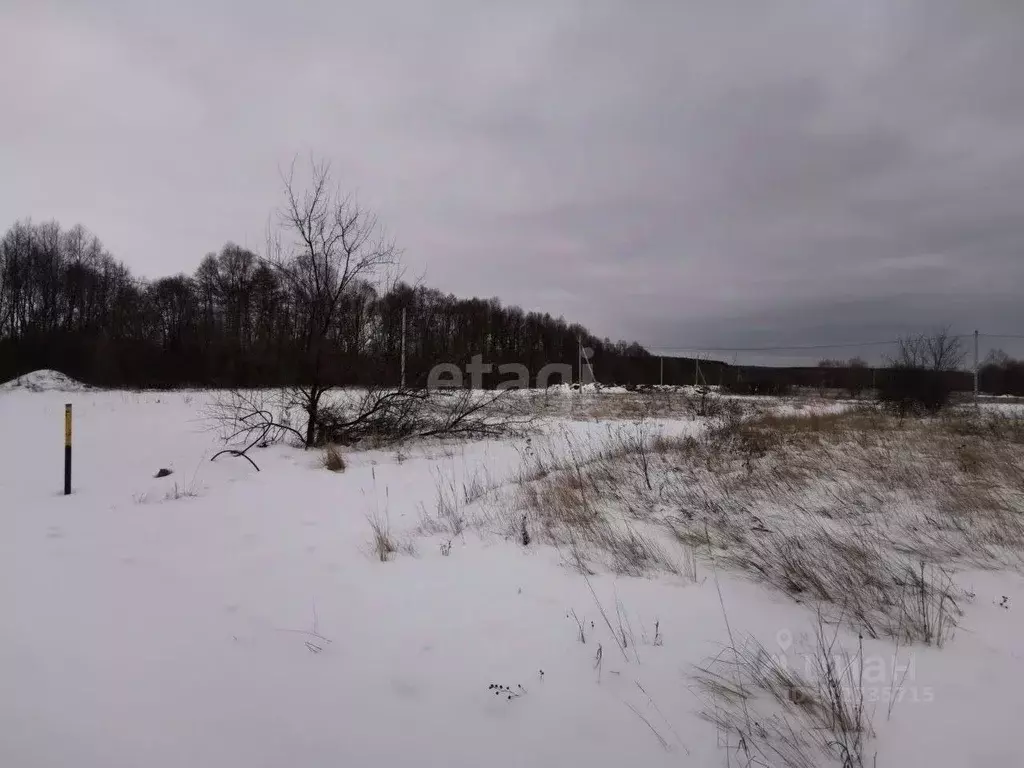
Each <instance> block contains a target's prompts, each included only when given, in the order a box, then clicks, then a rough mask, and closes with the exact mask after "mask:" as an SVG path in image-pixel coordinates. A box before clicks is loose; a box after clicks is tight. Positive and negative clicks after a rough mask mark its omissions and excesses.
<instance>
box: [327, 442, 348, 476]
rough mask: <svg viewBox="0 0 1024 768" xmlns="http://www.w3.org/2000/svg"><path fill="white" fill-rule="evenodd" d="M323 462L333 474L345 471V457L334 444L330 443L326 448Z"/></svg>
mask: <svg viewBox="0 0 1024 768" xmlns="http://www.w3.org/2000/svg"><path fill="white" fill-rule="evenodd" d="M322 461H323V466H324V468H325V469H329V470H330V471H331V472H344V471H345V466H346V464H345V455H344V454H343V453H342V452H341V449H340V448H339V447H338V446H336V445H335V444H334V443H330V444H328V445H327V447H326V448H324V455H323V459H322Z"/></svg>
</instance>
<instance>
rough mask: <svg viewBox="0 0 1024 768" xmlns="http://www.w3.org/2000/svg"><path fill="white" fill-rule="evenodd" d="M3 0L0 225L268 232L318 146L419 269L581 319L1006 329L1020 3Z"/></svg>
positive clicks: (633, 325)
mask: <svg viewBox="0 0 1024 768" xmlns="http://www.w3.org/2000/svg"><path fill="white" fill-rule="evenodd" d="M0 9H2V10H0V96H2V99H0V105H2V106H0V226H2V227H4V228H6V226H9V224H11V223H13V222H14V221H15V220H16V219H19V218H23V217H32V218H33V219H34V220H37V221H39V220H45V219H50V218H55V219H57V220H58V221H60V222H61V223H62V224H64V225H67V226H70V225H71V224H74V223H76V222H80V223H82V224H84V225H85V226H86V227H88V228H89V229H90V230H91V231H93V232H95V233H96V234H97V235H99V236H100V238H101V239H102V240H103V241H104V243H105V244H106V246H107V247H108V248H109V249H110V251H111V252H112V253H113V254H114V255H115V256H117V257H118V258H120V259H122V260H124V261H125V262H127V263H128V264H129V265H130V266H131V267H132V269H133V270H134V271H135V272H136V273H137V274H140V275H143V276H147V277H158V276H162V275H165V274H171V273H175V272H179V271H186V272H191V271H193V270H194V269H195V267H196V266H197V264H198V263H199V260H200V259H201V257H202V256H203V254H205V253H207V252H209V251H213V250H218V249H219V248H220V247H221V246H222V245H223V244H224V243H225V242H226V241H228V240H232V241H235V242H239V243H241V244H244V245H248V246H249V247H250V248H253V249H254V250H257V251H259V250H261V249H262V247H263V242H264V232H265V228H266V225H267V221H268V216H269V215H270V213H271V212H272V211H273V210H274V208H275V206H277V205H278V204H279V202H280V200H281V195H280V177H279V175H278V171H279V168H280V167H282V166H286V165H287V164H288V163H289V162H290V160H291V159H292V158H293V156H295V155H296V154H299V155H300V156H303V157H305V156H308V155H309V153H315V154H316V155H317V156H319V157H323V158H327V159H329V160H330V161H331V162H332V164H333V169H334V171H335V175H336V176H337V178H338V180H339V181H340V182H342V184H343V185H344V186H345V187H346V188H348V189H351V190H353V191H355V192H357V193H358V195H359V199H360V201H361V202H362V203H363V204H365V205H367V206H369V207H372V208H373V209H374V210H375V211H376V212H377V213H378V214H379V216H380V218H381V220H382V221H383V222H385V223H386V224H387V226H388V229H389V230H390V232H391V233H392V234H393V235H394V237H395V238H396V240H397V242H398V243H399V245H400V246H401V247H402V248H404V250H405V262H406V264H407V266H408V268H409V273H410V274H413V275H417V276H418V275H420V274H424V273H425V282H426V283H427V284H428V285H431V286H434V287H437V288H440V289H442V290H445V291H451V292H454V293H456V294H459V295H466V296H468V295H479V296H498V297H500V298H501V299H502V300H503V301H504V302H506V303H515V304H520V305H522V306H524V307H526V308H529V309H540V310H543V311H548V312H551V313H552V314H554V315H559V314H561V315H564V316H565V317H566V318H567V319H570V320H578V321H580V322H583V323H584V324H586V325H587V326H589V327H590V328H591V330H593V331H594V332H596V333H598V334H599V335H608V336H611V337H613V338H627V339H636V340H639V341H640V342H641V343H643V344H645V345H647V346H649V347H651V348H656V347H692V346H727V347H760V346H775V345H810V344H819V343H820V344H830V343H839V342H860V341H873V340H876V339H877V340H882V339H889V338H894V337H895V336H898V335H900V334H901V333H905V332H908V331H914V330H920V329H924V328H929V327H932V326H935V325H939V324H951V325H952V326H953V327H954V329H955V330H957V331H963V332H970V331H972V330H973V329H974V328H975V327H978V328H980V329H981V330H982V331H987V332H990V333H1019V334H1024V301H1022V298H1024V296H1022V294H1024V77H1022V75H1021V72H1024V3H1019V2H1015V1H1013V0H1004V1H1002V2H985V1H984V0H965V1H964V2H956V3H954V2H946V1H945V0H920V1H919V2H912V1H909V0H904V1H901V2H892V1H891V0H857V2H849V0H835V1H834V2H828V1H826V0H814V2H806V1H804V0H800V1H799V2H797V1H794V2H784V1H783V0H776V1H774V2H765V1H763V0H747V1H746V2H726V1H725V0H713V1H708V0H694V2H683V1H682V0H665V1H664V2H662V1H660V0H642V1H641V0H632V1H623V2H613V1H612V0H566V1H562V0H430V1H429V2H427V1H426V0H423V1H418V2H414V1H413V0H404V1H403V2H391V1H389V0H364V1H361V2H352V1H349V0H324V1H323V2H302V3H299V2H283V1H282V2H273V3H268V2H241V1H238V2H215V1H211V0H204V1H203V2H199V1H198V0H179V1H178V2H159V3H156V2H140V1H139V0H123V1H117V0H107V1H104V0H95V1H94V2H89V3H79V2H66V3H61V2H45V1H42V0H35V1H33V2H28V1H25V2H21V1H20V0H0ZM999 344H1000V345H1002V346H1004V347H1005V348H1007V349H1010V350H1014V351H1016V350H1018V349H1020V346H1021V345H1020V344H1019V343H1017V344H1016V346H1015V343H1014V342H1013V341H1012V340H1005V341H1002V342H999ZM858 352H859V353H861V354H864V355H865V356H871V355H872V354H874V353H875V352H877V350H876V349H874V348H864V349H860V348H850V349H835V350H825V351H823V352H820V353H819V352H818V351H816V350H815V351H806V352H800V353H799V354H796V353H792V352H790V353H785V354H784V355H780V356H775V355H770V356H768V357H772V358H774V357H778V359H782V358H786V359H792V358H794V357H807V358H812V357H813V358H814V359H817V358H818V357H822V356H831V357H835V356H850V355H852V354H857V353H858ZM718 356H723V357H727V358H729V359H731V357H732V353H728V354H726V353H720V354H719V355H718ZM740 357H741V358H744V357H749V356H748V355H745V354H741V355H740ZM758 357H765V356H763V355H761V356H758Z"/></svg>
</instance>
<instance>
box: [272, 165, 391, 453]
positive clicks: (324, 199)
mask: <svg viewBox="0 0 1024 768" xmlns="http://www.w3.org/2000/svg"><path fill="white" fill-rule="evenodd" d="M310 176H311V177H310V182H309V185H308V186H307V187H306V188H305V190H302V191H300V190H299V189H298V188H297V185H296V183H295V164H294V162H293V163H292V168H291V170H290V171H289V173H288V175H287V176H284V177H283V182H284V192H285V204H284V207H283V208H282V209H281V211H280V212H279V217H278V218H279V228H278V230H277V231H276V232H274V233H272V235H271V237H270V238H269V249H268V250H269V254H268V260H269V261H270V263H271V264H272V265H273V267H274V269H275V270H276V271H277V272H278V274H279V275H280V276H281V278H282V280H283V282H284V284H285V285H286V287H287V289H288V291H289V292H290V294H291V297H292V301H293V304H294V307H295V310H296V312H297V315H298V316H297V324H298V326H299V331H300V333H301V338H300V347H299V348H300V356H301V358H302V359H301V360H299V361H298V371H299V380H298V383H297V384H296V385H295V386H294V387H292V394H293V395H294V399H295V401H296V404H297V405H300V406H301V407H302V409H303V411H304V412H305V414H306V429H305V444H306V447H307V448H308V447H309V446H311V445H313V443H314V441H315V439H316V432H317V422H318V415H319V411H320V403H321V399H322V397H323V395H324V393H325V392H327V391H329V390H330V389H331V388H332V386H333V384H334V382H335V381H336V377H334V376H333V375H332V370H331V345H330V339H331V331H332V329H333V328H334V326H335V325H336V324H337V322H338V320H339V314H340V310H341V308H342V306H343V301H342V300H343V298H344V297H345V296H346V294H347V292H348V291H349V290H350V289H352V288H353V287H354V286H355V284H356V282H357V281H361V280H368V279H371V278H372V277H373V276H374V275H375V274H378V273H380V272H381V271H382V270H385V269H387V268H389V267H391V266H394V265H396V264H397V263H398V261H399V259H400V253H399V251H398V250H397V249H396V247H395V245H394V242H392V241H391V240H389V239H387V237H386V236H385V235H384V233H383V231H382V229H381V227H380V225H379V224H378V222H377V217H376V216H374V215H373V214H371V213H369V212H367V211H366V210H364V209H363V208H361V207H360V206H359V204H358V203H357V202H356V201H355V200H354V198H352V197H351V196H349V195H344V194H342V193H341V192H340V191H339V190H338V189H337V188H336V187H335V186H334V185H333V179H332V176H331V168H330V165H329V164H328V163H327V162H317V161H316V160H311V161H310Z"/></svg>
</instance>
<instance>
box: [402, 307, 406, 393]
mask: <svg viewBox="0 0 1024 768" xmlns="http://www.w3.org/2000/svg"><path fill="white" fill-rule="evenodd" d="M402 389H405V307H402Z"/></svg>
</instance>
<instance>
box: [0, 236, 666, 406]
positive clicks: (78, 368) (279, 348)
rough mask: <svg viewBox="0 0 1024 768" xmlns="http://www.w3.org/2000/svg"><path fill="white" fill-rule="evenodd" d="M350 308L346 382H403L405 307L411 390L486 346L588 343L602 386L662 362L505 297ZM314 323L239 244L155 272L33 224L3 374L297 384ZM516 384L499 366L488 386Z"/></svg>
mask: <svg viewBox="0 0 1024 768" xmlns="http://www.w3.org/2000/svg"><path fill="white" fill-rule="evenodd" d="M341 302H342V303H341V306H340V307H339V309H340V311H339V312H338V313H337V319H336V321H335V322H333V323H332V325H331V328H330V329H329V331H328V334H327V335H328V338H327V344H328V345H329V350H328V356H329V357H330V359H331V361H332V364H331V366H330V376H331V378H332V382H331V383H333V384H337V385H365V384H370V383H375V384H384V385H397V384H398V383H399V381H400V375H401V371H400V369H401V343H402V311H403V309H404V310H405V312H406V379H407V381H408V383H409V384H410V385H414V384H422V383H424V382H425V381H426V376H427V372H428V371H429V369H430V368H431V366H433V365H435V364H437V363H441V362H450V363H455V364H457V365H460V366H462V365H464V364H466V363H468V362H469V361H470V358H471V357H472V356H473V355H476V354H480V355H482V356H483V360H484V362H488V363H493V364H494V365H495V366H497V365H500V364H502V363H513V362H514V363H523V364H525V365H526V366H527V367H528V369H529V370H530V371H531V373H532V374H534V375H535V374H536V372H537V371H539V370H540V369H541V368H542V367H543V366H544V365H546V364H548V363H567V364H569V365H572V366H573V369H574V370H576V369H577V366H578V360H579V357H578V355H579V345H580V343H582V345H583V346H584V347H589V348H590V349H591V350H592V355H591V363H592V365H593V367H594V370H595V372H596V373H597V377H598V379H599V380H601V381H622V382H627V381H640V380H644V379H646V378H649V376H650V374H651V372H652V371H655V370H656V369H657V359H656V358H652V357H651V356H650V355H649V354H648V353H647V351H646V350H644V349H643V348H642V347H641V346H640V345H639V344H636V343H625V342H611V341H609V340H608V339H603V340H602V339H598V338H596V337H595V336H594V335H593V334H591V333H590V332H589V331H588V330H587V329H586V328H583V327H582V326H580V325H576V324H573V323H568V322H566V321H565V320H564V319H562V318H561V317H557V318H556V317H552V316H551V315H549V314H542V313H539V312H525V311H523V310H522V309H520V308H518V307H507V306H502V304H501V302H499V301H498V300H497V299H478V298H473V299H459V298H456V297H455V296H452V295H448V294H444V293H441V292H440V291H437V290H433V289H431V288H426V287H421V286H410V285H406V284H402V283H399V284H397V285H394V286H393V287H391V288H390V289H388V290H386V291H383V292H382V291H379V290H378V289H376V288H375V287H374V286H373V285H371V284H369V283H366V282H357V283H355V284H354V285H353V287H352V288H351V289H350V290H347V291H346V295H345V296H343V297H342V299H341ZM302 317H303V313H302V312H301V311H300V312H297V311H296V303H295V297H294V293H293V292H292V291H290V290H288V286H287V285H286V283H285V281H284V280H283V279H282V277H281V275H280V273H279V272H278V271H277V270H275V269H274V267H273V266H272V265H270V264H268V263H267V262H266V261H264V260H262V259H261V258H259V256H257V254H255V253H253V252H252V251H249V250H246V249H245V248H242V247H239V246H237V245H234V244H231V243H228V244H227V245H225V246H224V247H223V248H222V249H221V250H220V253H216V254H215V253H210V254H207V255H206V256H205V257H204V258H203V259H202V261H201V262H200V264H199V266H198V268H197V269H196V271H195V272H194V273H193V274H191V275H187V274H179V275H175V276H173V277H162V278H159V279H155V280H144V279H140V278H137V277H135V276H134V275H132V273H131V271H130V270H129V269H128V267H127V266H125V265H124V264H123V263H122V262H120V261H118V260H117V259H115V258H114V257H113V256H112V255H111V254H110V253H108V252H107V251H106V250H105V249H104V247H103V245H102V243H101V242H100V240H99V239H98V238H97V237H96V236H94V235H92V234H91V233H90V232H88V231H87V230H86V229H85V228H84V227H82V226H74V227H72V228H70V229H62V228H61V227H60V226H59V225H58V224H57V223H55V222H45V223H40V224H33V223H32V222H29V221H21V222H18V223H16V224H14V225H13V226H12V227H11V228H10V229H9V230H8V231H7V232H6V233H5V234H4V236H3V239H2V241H0V381H2V380H6V379H10V378H13V377H15V376H17V375H20V374H22V373H25V372H28V371H31V370H36V369H39V368H55V369H58V370H60V371H62V372H64V373H66V374H68V375H70V376H74V377H75V378H78V379H81V380H83V381H86V382H89V383H92V384H96V385H101V386H130V387H173V386H222V387H235V386H241V387H246V386H274V385H282V384H290V383H295V379H296V376H297V371H298V370H299V365H300V358H301V355H302V343H303V339H302V338H301V336H302V333H303V329H302V322H301V321H302ZM678 365H681V363H679V364H678ZM495 370H497V369H495ZM298 375H301V374H298ZM504 378H508V377H502V376H500V375H499V374H497V372H495V374H494V375H493V376H491V377H490V378H489V379H485V385H494V384H496V383H498V382H499V381H501V380H503V379H504Z"/></svg>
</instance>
